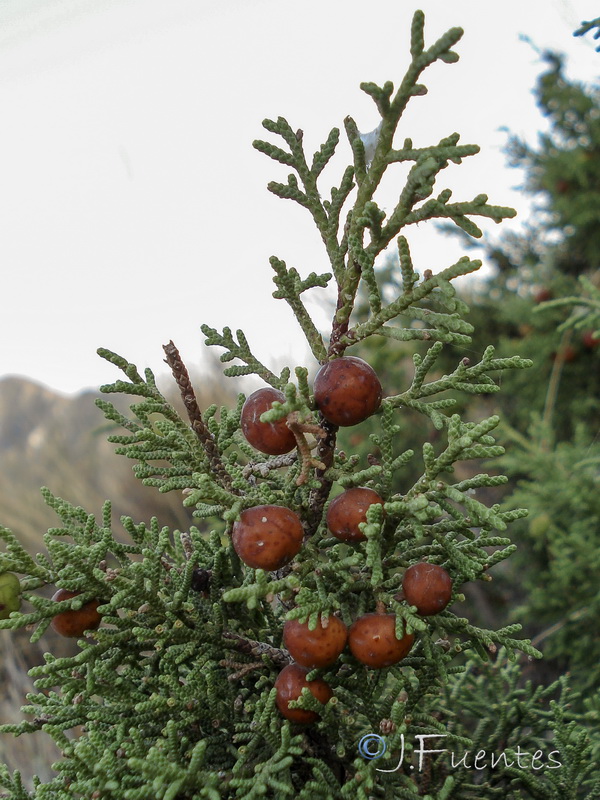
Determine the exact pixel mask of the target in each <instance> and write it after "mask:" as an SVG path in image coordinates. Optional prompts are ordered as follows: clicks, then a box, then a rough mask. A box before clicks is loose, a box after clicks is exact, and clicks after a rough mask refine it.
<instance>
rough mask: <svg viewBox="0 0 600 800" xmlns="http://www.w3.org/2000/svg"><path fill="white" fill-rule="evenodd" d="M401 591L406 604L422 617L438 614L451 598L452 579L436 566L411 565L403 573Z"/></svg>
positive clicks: (441, 568) (425, 564)
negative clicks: (415, 608) (414, 607)
mask: <svg viewBox="0 0 600 800" xmlns="http://www.w3.org/2000/svg"><path fill="white" fill-rule="evenodd" d="M402 591H403V592H404V598H405V599H406V602H407V603H408V604H409V605H411V606H416V607H417V611H418V612H419V614H421V615H422V616H424V617H430V616H432V615H433V614H439V612H440V611H443V610H444V609H445V608H446V606H447V605H448V603H449V602H450V598H451V597H452V578H451V577H450V575H449V574H448V573H447V572H446V570H445V569H444V568H443V567H440V566H439V565H438V564H428V563H426V562H424V561H423V562H421V563H420V564H413V565H412V566H411V567H409V568H408V569H407V570H406V572H405V573H404V577H403V578H402Z"/></svg>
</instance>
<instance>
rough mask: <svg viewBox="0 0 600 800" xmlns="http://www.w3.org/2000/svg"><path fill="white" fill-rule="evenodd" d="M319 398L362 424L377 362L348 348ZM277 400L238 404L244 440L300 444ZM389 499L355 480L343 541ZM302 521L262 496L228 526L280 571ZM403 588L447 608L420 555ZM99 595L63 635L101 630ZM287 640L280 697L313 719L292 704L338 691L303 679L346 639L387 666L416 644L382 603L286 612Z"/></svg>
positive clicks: (270, 448) (344, 508) (347, 494)
mask: <svg viewBox="0 0 600 800" xmlns="http://www.w3.org/2000/svg"><path fill="white" fill-rule="evenodd" d="M314 396H315V403H316V406H317V408H318V409H319V411H320V412H321V414H322V415H323V417H324V418H325V419H326V420H327V421H328V422H330V423H331V424H332V425H336V426H350V425H356V424H358V423H359V422H362V421H363V420H365V419H367V417H369V416H371V414H373V413H374V412H375V411H377V409H378V408H379V406H380V403H381V399H382V387H381V384H380V382H379V379H378V378H377V375H376V373H375V371H374V370H373V369H372V367H370V366H369V365H368V364H367V363H366V362H365V361H363V360H362V359H360V358H356V357H354V356H342V357H340V358H337V359H335V360H334V361H330V362H328V363H327V364H325V365H324V366H322V367H321V369H320V370H319V372H318V373H317V375H316V378H315V382H314ZM275 401H278V402H281V403H283V402H284V401H285V396H284V395H283V393H282V392H279V391H277V390H276V389H273V388H270V387H269V388H264V389H258V390H257V391H256V392H254V393H253V394H251V395H250V396H249V397H248V399H247V400H246V402H245V403H244V406H243V408H242V417H241V427H242V432H243V434H244V436H245V437H246V439H247V441H248V442H249V443H250V444H251V445H252V446H253V447H254V448H256V449H257V450H259V451H260V452H262V453H266V454H268V455H282V454H284V453H288V452H290V451H291V450H292V449H293V448H294V447H295V446H296V437H295V435H294V433H293V431H292V430H291V429H290V427H288V425H287V420H286V419H285V418H282V419H280V420H277V421H276V422H261V420H260V417H261V415H262V414H263V413H264V412H266V411H269V410H270V409H271V408H272V405H273V403H274V402H275ZM374 504H379V505H382V506H383V499H382V498H381V497H380V496H379V495H378V494H377V492H375V491H374V490H373V489H369V488H366V487H355V488H352V489H347V490H346V491H344V492H342V493H341V494H340V495H338V496H337V497H336V498H335V499H334V500H333V501H332V502H331V503H330V504H329V507H328V510H327V515H326V523H327V527H328V530H329V532H330V533H331V534H332V535H333V536H334V537H336V538H338V539H340V540H341V541H344V542H350V543H355V542H360V541H362V540H364V539H365V538H366V537H365V535H364V533H363V532H362V531H361V529H360V526H361V523H364V522H366V521H367V511H368V509H369V507H370V506H371V505H374ZM303 539H304V528H303V526H302V522H301V520H300V518H299V517H298V515H297V514H296V513H295V512H294V511H292V510H291V509H289V508H287V507H285V506H277V505H259V506H253V507H251V508H247V509H245V510H244V511H243V512H242V513H241V514H240V517H239V519H238V520H237V521H236V522H235V523H234V525H233V529H232V542H233V546H234V549H235V551H236V553H237V554H238V556H239V557H240V558H241V560H242V561H243V562H244V563H245V564H246V565H247V566H249V567H252V568H254V569H264V570H266V571H269V572H271V571H274V570H278V569H281V567H283V566H285V565H286V564H288V563H289V562H290V561H291V560H292V559H293V558H294V557H295V556H296V555H297V554H298V552H299V551H300V548H301V546H302V542H303ZM402 590H403V593H404V598H405V600H406V602H407V603H408V604H409V605H411V606H415V607H416V609H417V612H418V613H419V614H420V615H422V616H431V615H433V614H437V613H439V612H440V611H442V610H443V609H444V608H446V606H447V605H448V603H449V602H450V599H451V597H452V580H451V578H450V575H449V574H448V572H447V571H446V570H445V569H444V568H443V567H441V566H439V565H437V564H429V563H425V562H422V563H419V564H413V565H412V566H411V567H409V568H408V569H407V570H406V571H405V573H404V576H403V580H402ZM78 594H80V592H72V591H68V590H66V589H59V590H58V591H57V592H56V593H55V594H54V595H53V597H52V600H53V601H55V602H62V601H64V600H69V599H71V598H73V597H75V596H77V595H78ZM20 605H21V601H20V582H19V580H18V578H17V577H16V576H15V575H12V573H3V574H2V575H0V619H6V618H7V617H8V616H9V614H10V613H11V611H15V610H18V608H19V607H20ZM99 605H100V601H99V600H91V601H89V602H87V603H85V604H84V605H83V606H82V607H81V608H80V609H67V610H65V611H61V612H59V613H58V614H56V615H55V616H54V617H53V619H52V623H51V624H52V627H53V628H54V630H55V631H57V633H60V634H61V635H63V636H69V637H79V636H82V635H83V633H84V632H85V631H86V630H95V629H96V628H98V626H99V625H100V622H101V615H100V614H99V613H98V606H99ZM283 641H284V644H285V647H286V648H287V650H288V652H289V653H290V655H291V656H292V658H293V659H294V662H293V663H291V664H289V665H288V666H287V667H284V668H283V669H282V671H281V672H280V673H279V675H278V677H277V679H276V681H275V688H276V690H277V695H276V703H277V707H278V708H279V710H280V712H281V713H282V714H283V715H284V716H285V717H286V718H287V719H289V720H291V721H293V722H298V723H311V722H314V721H315V720H317V719H318V717H319V715H318V714H317V713H316V712H315V711H311V710H309V709H301V708H290V706H289V704H290V702H292V701H295V700H298V699H299V698H300V696H301V694H302V690H303V689H304V688H308V690H309V691H310V692H311V694H312V695H313V696H314V697H315V698H316V699H317V700H318V701H319V702H321V703H323V704H325V703H326V702H327V701H328V700H329V699H330V698H331V696H332V694H333V692H332V689H331V687H330V686H329V684H328V683H327V682H326V681H325V680H323V678H314V679H313V680H311V681H308V680H307V675H308V674H309V672H311V671H312V670H314V669H320V668H326V667H330V666H332V665H333V664H334V663H335V661H336V660H337V658H338V657H339V656H340V655H341V653H342V652H343V650H344V649H345V647H346V645H348V647H349V649H350V652H351V653H352V655H353V656H354V658H356V660H357V661H359V662H360V663H362V664H365V665H366V666H368V667H370V668H371V669H382V668H384V667H389V666H392V665H393V664H397V663H398V662H399V661H401V660H402V659H403V658H404V657H405V656H406V655H407V653H408V652H409V651H410V649H411V647H412V645H413V642H414V635H413V634H412V633H407V632H406V625H405V624H404V632H403V634H402V636H401V637H400V638H398V637H397V636H396V615H395V614H390V613H384V612H383V611H381V612H380V611H377V612H375V613H369V614H364V615H363V616H361V617H359V618H358V619H356V620H355V621H354V622H353V624H352V625H351V626H350V628H347V627H346V625H345V624H344V622H343V621H342V620H341V619H340V618H339V617H337V616H334V615H332V616H329V617H328V618H327V620H326V621H324V620H323V619H322V618H321V617H320V618H319V621H318V624H317V626H316V627H315V629H314V630H310V628H309V626H308V622H304V623H301V622H298V620H288V621H287V622H286V623H285V625H284V629H283Z"/></svg>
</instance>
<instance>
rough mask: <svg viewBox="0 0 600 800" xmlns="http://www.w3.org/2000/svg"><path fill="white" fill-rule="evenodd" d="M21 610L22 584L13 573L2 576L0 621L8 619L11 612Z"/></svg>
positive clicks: (2, 574)
mask: <svg viewBox="0 0 600 800" xmlns="http://www.w3.org/2000/svg"><path fill="white" fill-rule="evenodd" d="M20 608H21V583H20V581H19V579H18V578H17V576H16V575H13V573H12V572H2V573H1V574H0V619H8V617H9V616H10V612H11V611H18V610H19V609H20Z"/></svg>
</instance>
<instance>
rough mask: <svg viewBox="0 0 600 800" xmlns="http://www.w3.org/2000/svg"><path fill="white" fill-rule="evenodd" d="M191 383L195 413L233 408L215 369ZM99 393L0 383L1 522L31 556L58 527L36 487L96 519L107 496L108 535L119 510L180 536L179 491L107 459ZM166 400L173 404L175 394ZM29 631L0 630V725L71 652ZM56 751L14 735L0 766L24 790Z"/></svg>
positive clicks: (67, 645) (183, 521)
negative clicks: (37, 675)
mask: <svg viewBox="0 0 600 800" xmlns="http://www.w3.org/2000/svg"><path fill="white" fill-rule="evenodd" d="M196 383H197V384H198V385H199V386H201V389H199V390H198V401H199V403H200V404H201V407H203V408H205V407H206V406H207V405H209V404H210V403H213V402H217V403H227V404H228V405H234V404H235V398H234V396H233V395H231V394H229V395H228V393H227V390H228V389H229V387H228V386H227V385H226V384H224V383H223V379H222V378H221V377H220V373H217V372H216V371H212V370H210V369H209V370H208V374H207V375H206V374H205V375H204V376H203V379H202V381H200V380H198V381H196ZM97 396H100V394H99V393H96V392H84V393H82V394H79V395H77V396H75V397H63V396H61V395H58V394H55V393H54V392H52V391H50V390H49V389H47V388H45V387H43V386H41V385H39V384H38V383H35V382H34V381H32V380H29V379H26V378H20V377H7V378H3V379H0V525H4V526H5V527H8V528H10V529H11V530H12V531H14V533H15V534H16V535H17V536H18V537H19V539H20V540H21V541H22V542H23V544H24V545H25V547H26V548H27V549H28V550H29V552H30V553H32V554H35V553H37V552H40V551H43V550H44V543H43V535H44V533H45V532H46V531H47V530H48V528H49V527H53V526H56V525H57V524H58V517H57V516H56V514H55V513H54V512H53V511H52V510H51V509H50V508H48V507H47V506H46V504H45V503H44V501H43V499H42V496H41V494H40V487H41V486H47V487H48V488H49V489H50V490H51V491H52V492H53V493H54V494H56V495H58V496H60V497H63V498H65V499H66V500H69V501H70V502H72V503H73V504H74V505H78V506H83V508H85V510H86V511H88V512H90V513H93V514H95V515H96V517H99V515H100V513H101V509H102V504H103V502H104V501H105V500H107V499H109V500H111V501H112V504H113V520H114V523H115V530H118V526H119V517H120V516H121V515H123V514H127V515H129V516H131V517H133V518H134V520H135V521H136V522H139V521H142V520H144V521H148V520H149V519H150V518H151V517H152V516H157V517H158V518H159V520H160V522H161V524H163V525H169V526H170V527H171V528H178V529H180V530H183V529H185V528H187V527H188V526H189V524H190V520H191V515H190V513H189V512H188V511H187V510H186V509H184V508H183V506H182V497H181V494H180V493H179V492H171V493H168V494H160V493H159V492H157V491H156V490H155V489H151V488H148V487H145V486H142V484H141V483H140V481H138V480H137V479H136V478H135V477H134V475H133V472H132V467H133V464H134V462H133V461H130V460H129V459H126V458H123V457H122V456H117V455H115V452H114V449H115V445H113V444H110V443H109V442H107V441H106V437H107V435H108V433H109V431H108V429H107V422H106V420H105V418H104V416H103V414H102V412H101V411H100V410H99V409H98V408H97V407H96V406H95V404H94V399H95V398H96V397H97ZM102 396H103V397H105V398H106V397H107V396H106V395H102ZM109 399H110V400H111V402H113V403H114V404H115V405H116V406H117V407H118V408H119V409H120V410H121V411H122V412H123V413H127V409H128V405H129V404H130V403H131V402H134V399H133V398H131V399H128V398H125V397H122V396H115V395H111V396H110V398H109ZM172 402H173V403H174V404H175V403H177V402H178V400H177V398H175V397H174V398H173V399H172ZM115 430H117V429H115ZM118 430H119V432H122V431H121V429H118ZM0 547H1V545H0ZM53 588H54V587H46V589H44V590H43V591H44V594H45V595H46V596H50V595H51V594H52V592H53ZM40 591H41V590H40ZM30 635H31V634H30V632H27V631H24V630H22V631H16V632H14V633H13V632H11V631H0V722H2V723H4V722H15V721H19V720H21V719H23V715H22V713H21V712H20V708H21V706H22V705H24V704H25V703H26V700H25V695H26V693H27V692H30V691H32V690H33V684H32V681H31V679H30V678H29V677H28V675H27V671H28V670H29V669H30V668H31V667H32V666H34V665H36V664H41V663H43V653H44V652H46V651H50V652H52V653H53V654H54V655H55V656H65V655H67V654H74V653H75V652H76V651H77V646H76V643H75V642H73V641H71V640H70V639H69V640H67V639H63V638H62V637H60V636H58V635H57V634H55V633H54V632H53V631H52V630H51V629H49V630H48V631H47V632H46V633H45V634H44V635H43V637H42V638H41V640H40V641H39V642H37V643H35V644H31V642H30V641H29V636H30ZM58 755H59V754H58V751H57V750H56V748H55V746H54V744H53V742H52V740H51V739H50V737H49V736H47V735H46V734H44V733H39V734H36V735H35V736H21V737H19V738H17V739H14V738H13V737H12V736H10V735H8V734H7V735H2V736H0V762H3V763H6V764H7V765H8V766H9V767H10V769H20V770H21V771H22V774H23V777H24V780H25V783H26V785H27V786H29V787H31V776H32V775H33V774H34V773H37V774H38V775H40V777H42V779H45V780H48V779H49V777H50V775H51V774H52V773H51V771H50V764H51V763H52V762H53V761H54V760H56V759H57V758H58Z"/></svg>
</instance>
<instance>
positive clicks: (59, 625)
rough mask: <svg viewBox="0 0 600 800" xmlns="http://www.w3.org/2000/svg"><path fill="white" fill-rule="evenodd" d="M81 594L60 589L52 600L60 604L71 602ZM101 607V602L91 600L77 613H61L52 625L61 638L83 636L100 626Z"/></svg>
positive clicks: (72, 611) (71, 610)
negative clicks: (99, 609)
mask: <svg viewBox="0 0 600 800" xmlns="http://www.w3.org/2000/svg"><path fill="white" fill-rule="evenodd" d="M79 594H81V592H69V591H67V589H59V590H58V591H56V592H55V593H54V594H53V595H52V599H53V600H54V602H56V603H60V602H61V601H62V600H70V599H71V598H72V597H77V595H79ZM99 605H100V600H90V601H89V603H85V604H84V605H83V606H82V607H81V608H80V609H79V610H77V611H75V610H74V609H68V610H67V611H61V612H60V613H59V614H56V616H55V617H53V619H52V622H51V625H52V627H53V628H54V630H55V631H56V632H57V633H60V635H61V636H70V637H76V636H82V635H83V634H84V632H85V631H94V630H96V628H97V627H98V626H99V625H100V623H101V621H102V617H101V615H100V614H99V613H98V610H97V609H98V606H99Z"/></svg>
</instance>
